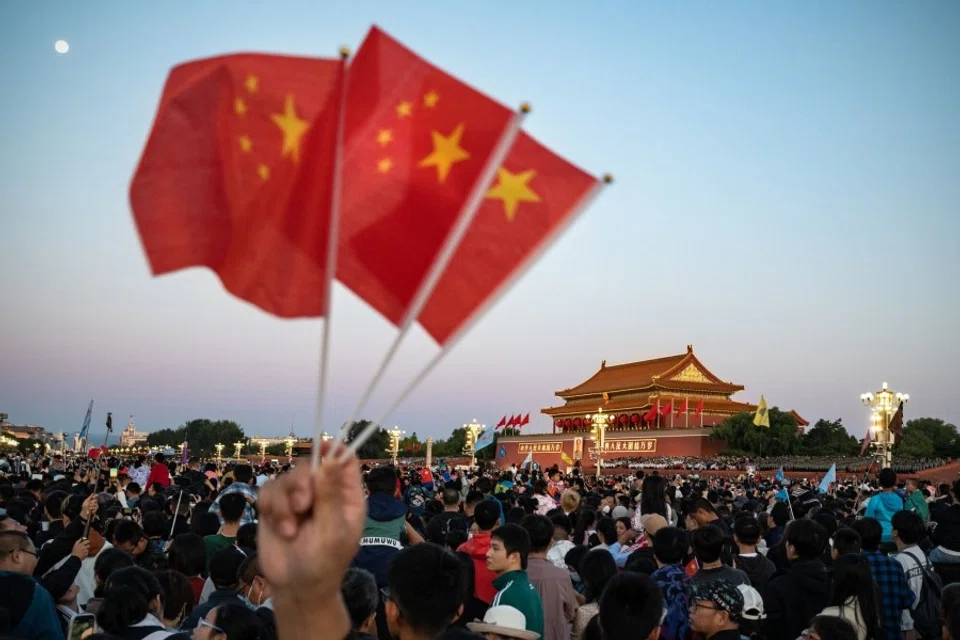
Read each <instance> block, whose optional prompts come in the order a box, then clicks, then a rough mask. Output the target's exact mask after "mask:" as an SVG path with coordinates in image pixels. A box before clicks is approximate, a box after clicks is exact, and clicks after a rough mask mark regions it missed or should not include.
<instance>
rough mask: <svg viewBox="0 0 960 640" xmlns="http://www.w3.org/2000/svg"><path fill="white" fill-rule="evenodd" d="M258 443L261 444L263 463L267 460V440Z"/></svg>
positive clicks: (261, 462)
mask: <svg viewBox="0 0 960 640" xmlns="http://www.w3.org/2000/svg"><path fill="white" fill-rule="evenodd" d="M257 444H259V445H260V464H263V463H264V462H266V461H267V441H266V440H261V441H260V442H258V443H257Z"/></svg>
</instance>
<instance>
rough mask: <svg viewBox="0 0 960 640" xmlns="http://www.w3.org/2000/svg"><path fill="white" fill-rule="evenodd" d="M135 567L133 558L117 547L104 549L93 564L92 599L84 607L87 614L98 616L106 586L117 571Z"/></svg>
mask: <svg viewBox="0 0 960 640" xmlns="http://www.w3.org/2000/svg"><path fill="white" fill-rule="evenodd" d="M132 566H134V562H133V556H131V555H130V554H129V553H127V552H125V551H120V549H117V548H116V547H110V548H109V549H104V550H103V551H101V552H100V554H99V555H98V556H97V559H96V560H95V561H94V563H93V592H92V597H91V598H90V599H89V600H87V602H86V604H85V605H84V611H85V612H86V613H93V614H96V613H97V610H98V609H99V608H100V604H101V603H102V602H103V592H104V585H105V584H106V582H107V579H108V578H109V577H110V576H111V575H113V573H114V572H115V571H118V570H120V569H124V568H126V567H132Z"/></svg>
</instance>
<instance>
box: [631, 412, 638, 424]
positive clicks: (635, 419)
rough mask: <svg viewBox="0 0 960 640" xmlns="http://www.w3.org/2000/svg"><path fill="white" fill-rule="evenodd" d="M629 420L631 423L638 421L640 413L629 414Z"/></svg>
mask: <svg viewBox="0 0 960 640" xmlns="http://www.w3.org/2000/svg"><path fill="white" fill-rule="evenodd" d="M630 422H632V423H633V424H637V423H639V422H640V414H639V413H635V414H633V415H631V416H630Z"/></svg>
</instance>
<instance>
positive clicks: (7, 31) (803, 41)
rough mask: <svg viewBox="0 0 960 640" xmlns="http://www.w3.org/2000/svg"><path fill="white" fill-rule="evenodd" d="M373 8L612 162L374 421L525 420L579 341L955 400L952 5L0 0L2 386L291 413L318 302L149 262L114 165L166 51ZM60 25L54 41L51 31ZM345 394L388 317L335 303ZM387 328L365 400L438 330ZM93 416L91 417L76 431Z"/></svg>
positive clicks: (331, 46)
mask: <svg viewBox="0 0 960 640" xmlns="http://www.w3.org/2000/svg"><path fill="white" fill-rule="evenodd" d="M372 22H377V23H378V24H380V25H381V26H382V27H384V28H385V29H386V30H388V31H389V32H391V33H392V34H393V35H395V36H396V37H398V38H399V39H401V40H403V41H404V42H406V43H407V44H408V45H410V46H411V47H412V48H414V49H415V50H417V51H419V52H420V53H421V54H423V55H424V56H426V57H428V58H429V59H431V60H432V61H434V62H435V63H437V64H439V65H440V66H443V67H445V68H446V69H448V70H450V71H451V72H453V73H455V74H458V75H460V76H461V77H463V78H465V79H467V80H468V81H470V82H471V83H472V84H474V85H476V86H478V87H480V88H482V89H484V90H485V91H487V92H489V93H490V94H492V95H494V96H496V97H497V98H499V99H501V100H503V101H504V102H507V103H510V104H516V103H518V102H519V101H521V100H530V101H531V102H532V103H533V105H534V114H533V115H532V117H531V118H530V119H529V120H528V129H529V130H530V131H531V133H533V134H534V135H536V136H537V137H539V138H541V139H542V140H543V141H544V142H546V143H547V144H548V145H550V146H551V147H553V148H554V149H555V150H557V151H558V152H560V153H562V154H564V155H566V156H568V157H569V158H571V159H573V160H574V161H575V162H577V163H579V164H580V165H582V166H584V167H587V168H589V169H591V170H593V171H596V172H598V173H599V172H603V171H611V172H613V173H614V174H615V175H616V177H617V183H616V185H615V187H614V188H613V189H610V190H609V191H608V192H607V193H606V194H605V195H604V197H603V198H602V199H601V200H600V201H599V202H598V203H597V204H595V205H594V206H593V207H592V209H591V210H590V211H588V212H587V214H586V215H585V216H584V217H583V218H582V219H581V220H580V221H579V222H578V223H577V224H576V225H575V226H574V227H572V228H571V230H570V231H569V232H568V233H567V234H566V235H565V236H564V237H563V238H562V239H561V241H560V242H559V243H558V244H557V245H556V246H555V247H554V248H553V249H552V250H551V251H550V252H549V253H548V254H547V255H546V257H545V258H544V259H543V260H542V261H540V262H539V263H538V264H537V265H536V266H535V267H534V269H533V270H532V271H531V272H530V273H529V274H528V275H527V277H525V278H524V279H523V280H522V281H521V283H520V284H519V285H518V286H517V287H516V288H515V289H514V290H513V291H512V292H511V293H510V294H509V295H508V296H507V297H505V298H504V299H503V300H502V301H501V302H500V304H499V305H498V306H497V307H496V308H495V309H494V310H493V312H492V313H490V314H489V315H488V316H487V318H486V319H485V320H484V321H483V322H482V323H481V324H480V325H479V326H478V327H477V328H476V329H475V330H474V331H473V332H472V333H471V334H470V335H469V336H468V338H467V339H466V340H465V341H464V342H463V343H462V344H461V345H460V347H459V348H458V349H456V351H455V352H454V353H452V354H451V355H450V357H449V358H448V359H447V360H446V361H445V363H444V364H443V365H442V366H441V367H440V368H439V369H438V370H437V371H436V372H435V374H434V375H433V376H431V377H430V378H429V379H428V380H427V381H426V382H425V384H424V385H423V386H422V387H421V388H420V390H419V391H418V392H417V393H416V394H415V395H414V396H412V397H411V398H410V400H409V401H408V402H407V404H406V405H404V406H403V407H402V408H401V409H400V410H399V411H398V412H397V413H396V414H395V415H394V416H393V418H391V419H390V421H389V422H390V424H399V425H401V426H402V427H403V428H405V429H406V430H407V432H408V433H409V432H411V431H416V432H417V433H418V435H421V436H423V435H426V434H431V435H434V436H444V435H446V434H447V433H448V432H449V430H450V429H451V428H453V427H456V426H459V425H461V424H463V423H464V422H469V421H470V419H471V418H474V417H476V418H478V419H479V420H480V421H481V422H486V423H490V422H494V421H496V420H497V419H499V417H500V416H501V415H502V414H504V413H514V412H517V411H523V412H527V411H529V412H531V413H532V414H533V426H534V427H535V428H536V429H538V430H544V429H546V428H548V426H549V420H548V419H546V418H545V417H543V416H541V415H539V414H538V413H537V412H538V409H539V408H541V407H545V406H549V405H550V404H551V403H552V402H553V401H554V398H553V397H552V394H553V392H554V391H555V390H557V389H561V388H564V387H566V386H569V385H572V384H575V383H578V382H580V381H581V380H582V379H584V378H586V377H588V376H590V375H591V374H592V373H593V372H594V371H595V370H596V369H597V367H598V366H599V364H600V360H601V359H603V358H606V359H607V360H609V361H610V362H623V361H630V360H637V359H643V358H651V357H657V356H662V355H668V354H672V353H679V352H682V351H683V350H684V348H685V345H686V344H688V343H693V344H694V345H695V348H696V351H697V353H698V355H699V356H700V358H701V359H702V360H703V362H704V363H705V364H706V365H707V366H708V367H709V368H711V369H712V370H713V371H714V373H716V374H718V375H719V376H721V377H723V378H725V379H730V380H734V381H736V382H739V383H742V384H744V385H746V391H744V392H742V393H741V394H739V395H738V396H736V397H737V398H739V399H742V400H745V401H756V400H757V399H758V398H759V396H760V394H761V393H762V394H764V395H765V396H766V398H767V400H768V401H769V402H770V403H771V404H772V405H779V406H781V407H784V408H790V407H793V408H796V409H797V410H798V411H799V412H800V413H801V414H802V415H804V416H806V417H807V418H808V419H810V420H816V419H817V418H820V417H825V418H830V419H833V418H837V417H842V418H843V419H844V422H845V424H846V425H847V426H848V428H849V429H850V430H851V431H852V432H853V433H855V434H856V435H858V436H860V435H862V433H863V432H864V430H865V427H866V424H867V411H866V410H865V409H864V408H863V407H862V406H861V405H860V403H859V394H860V393H862V392H865V391H873V390H876V389H877V388H879V386H880V383H881V382H882V381H883V380H887V381H889V382H890V384H891V386H892V387H893V388H894V389H896V390H902V391H907V392H909V393H910V394H911V395H912V397H913V402H912V403H911V405H910V406H909V409H908V414H910V415H913V416H918V415H931V416H938V417H942V418H945V419H948V420H950V421H952V422H954V423H960V408H958V405H957V401H956V393H955V388H956V375H957V373H956V369H957V365H958V363H960V339H958V335H957V328H958V326H960V324H958V321H957V317H958V314H960V294H958V285H957V281H958V278H960V258H958V253H957V240H958V238H960V81H958V78H960V38H958V37H957V34H958V33H960V3H958V2H952V1H949V0H931V1H929V2H892V1H880V2H877V1H875V0H869V1H862V2H856V1H847V2H774V3H771V2H762V1H759V0H758V1H754V2H722V3H721V2H706V1H703V2H682V3H676V2H607V3H585V2H550V3H547V2H527V3H516V2H507V1H506V0H499V1H488V2H473V3H450V2H418V3H409V2H385V1H384V2H310V1H280V0H276V1H271V2H266V1H263V0H259V1H257V0H250V1H241V0H233V1H232V2H187V1H175V2H163V3H143V2H139V3H131V2H120V1H106V0H104V1H101V2H71V3H65V2H58V3H48V2H42V3H41V2H26V1H19V2H3V3H0V59H2V60H4V63H3V71H2V73H0V78H2V80H3V90H2V91H0V114H2V117H0V237H2V238H3V241H4V242H3V248H2V251H0V305H2V314H0V410H2V411H6V412H8V413H9V414H10V416H11V419H12V420H13V421H15V422H28V423H35V424H42V425H44V426H46V427H48V428H50V429H51V430H56V429H64V430H68V431H76V430H77V429H78V428H79V426H80V424H81V422H82V419H83V414H84V410H85V409H86V405H87V402H88V401H89V400H90V399H91V398H95V399H96V409H95V422H94V424H95V425H99V424H102V422H103V418H104V415H105V412H106V411H108V410H109V411H112V412H113V413H114V415H115V416H117V417H118V422H119V423H120V424H121V425H122V424H123V423H125V421H126V416H127V415H128V414H134V415H135V418H136V420H137V423H138V425H139V426H140V427H142V428H146V429H158V428H162V427H168V426H175V425H176V424H178V423H180V422H182V421H183V420H185V419H188V418H193V417H211V418H219V417H223V418H231V419H235V420H237V421H239V422H240V423H241V424H242V426H243V427H244V428H245V429H246V431H247V433H248V434H251V435H252V434H264V435H268V434H269V435H277V434H281V433H286V432H288V431H289V430H290V425H291V422H292V423H293V424H294V427H295V429H296V431H297V432H298V433H300V434H302V435H307V434H309V431H310V425H311V422H312V418H313V416H312V413H313V405H314V398H315V386H316V379H317V361H318V344H319V336H320V325H319V322H308V321H296V322H290V321H281V320H277V319H275V318H272V317H269V316H267V315H266V314H264V313H262V312H261V311H259V310H258V309H256V308H253V307H250V306H248V305H246V304H244V303H242V302H239V301H238V300H236V299H235V298H233V297H231V296H230V295H228V294H226V293H224V292H223V291H222V290H221V288H220V285H219V283H218V281H217V280H216V279H215V278H214V277H213V276H212V275H211V274H209V273H208V272H206V271H201V270H191V271H187V272H181V273H178V274H174V275H172V276H166V277H163V278H159V279H153V278H151V277H150V276H149V273H148V269H147V266H146V263H145V260H144V258H143V256H142V254H141V250H140V246H139V243H138V240H137V237H136V235H135V231H134V228H133V225H132V222H131V217H130V213H129V207H128V204H127V186H128V182H129V179H130V175H131V173H132V171H133V167H134V165H135V163H136V161H137V158H138V156H139V153H140V150H141V147H142V145H143V142H144V140H145V137H146V134H147V131H148V129H149V127H150V124H151V120H152V117H153V113H154V109H155V106H156V101H157V98H158V96H159V93H160V90H161V87H162V84H163V81H164V78H165V75H166V73H167V70H168V69H169V68H170V67H171V66H172V65H175V64H177V63H179V62H181V61H184V60H187V59H190V58H196V57H202V56H207V55H211V54H217V53H222V52H231V51H238V50H263V51H276V52H286V53H297V54H311V55H333V54H334V53H335V51H336V49H337V46H338V45H341V44H347V45H350V46H353V47H356V46H357V44H359V42H360V40H361V38H362V37H363V35H364V33H365V31H366V30H367V28H368V27H369V25H370V24H371V23H372ZM59 38H64V39H66V40H68V41H69V42H70V45H71V50H70V53H69V54H68V55H66V56H58V55H56V54H55V52H54V50H53V43H54V41H55V40H57V39H59ZM334 304H335V307H334V309H335V312H334V313H335V315H334V328H333V337H334V348H333V351H332V371H333V380H332V391H331V401H332V404H331V406H330V407H329V410H328V411H327V412H326V415H325V419H326V421H327V423H328V424H339V423H340V421H342V420H343V419H345V418H346V413H348V412H349V411H350V409H351V408H352V405H353V402H354V401H355V399H356V398H357V397H358V395H359V393H360V391H361V389H362V387H363V385H364V384H365V382H366V381H367V380H368V379H369V377H370V375H371V374H372V371H373V369H374V367H375V365H376V363H377V362H378V361H379V358H380V357H381V355H382V354H383V352H384V351H385V349H386V347H387V346H388V344H389V342H390V340H391V338H392V336H393V329H392V328H391V327H390V326H389V325H387V323H386V322H384V321H383V320H382V319H380V318H379V317H378V316H376V315H375V314H374V313H373V312H372V311H370V310H369V309H368V308H366V307H365V306H364V305H363V304H362V303H361V302H359V301H358V300H357V299H355V298H354V297H353V296H352V294H349V293H347V292H346V291H344V290H342V289H341V290H339V291H337V293H336V295H335V299H334ZM433 349H434V347H432V346H431V343H430V342H429V341H428V340H427V339H426V338H425V337H424V336H423V335H422V334H419V333H418V334H417V335H414V336H413V337H412V339H411V340H409V341H408V343H407V345H406V347H405V348H404V350H403V352H402V354H401V356H400V357H399V359H398V361H397V362H396V364H395V366H394V367H393V368H392V370H391V372H390V374H389V375H388V376H387V379H386V381H385V383H384V384H383V386H382V392H381V393H379V394H378V395H377V396H376V398H375V401H374V403H373V408H372V409H371V410H369V411H368V412H366V413H367V414H368V417H374V415H373V414H374V413H378V412H379V410H380V408H382V407H384V406H385V405H386V403H387V402H388V401H389V400H390V399H392V397H394V395H395V394H396V393H397V392H398V391H399V389H400V388H401V385H402V384H403V383H404V382H405V381H406V380H407V379H408V378H409V376H410V375H412V373H413V372H414V371H415V370H416V369H417V368H418V366H419V365H420V364H421V363H423V362H425V361H426V360H427V359H428V358H429V356H430V355H431V354H432V353H433ZM95 429H96V427H95Z"/></svg>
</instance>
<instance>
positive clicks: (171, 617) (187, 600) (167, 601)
mask: <svg viewBox="0 0 960 640" xmlns="http://www.w3.org/2000/svg"><path fill="white" fill-rule="evenodd" d="M156 576H157V580H158V581H159V582H160V590H161V591H163V615H162V616H160V619H161V620H162V621H163V626H165V627H166V628H167V629H177V628H179V627H180V623H181V622H183V619H184V618H186V617H187V616H188V615H190V612H191V611H193V587H192V586H191V584H190V579H189V578H187V576H185V575H183V574H182V573H180V572H179V571H169V570H168V571H158V572H157V573H156Z"/></svg>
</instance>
